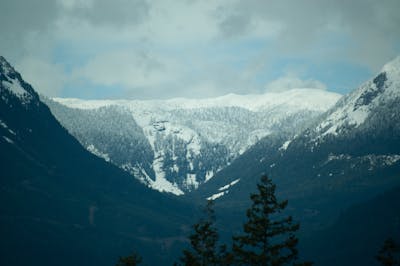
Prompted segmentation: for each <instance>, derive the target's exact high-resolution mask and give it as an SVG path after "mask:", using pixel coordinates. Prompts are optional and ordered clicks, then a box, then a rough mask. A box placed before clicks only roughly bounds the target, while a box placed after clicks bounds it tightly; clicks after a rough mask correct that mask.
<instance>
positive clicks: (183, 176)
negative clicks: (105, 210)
mask: <svg viewBox="0 0 400 266" xmlns="http://www.w3.org/2000/svg"><path fill="white" fill-rule="evenodd" d="M339 97H340V95H338V94H334V93H330V92H325V91H320V90H311V89H304V90H292V91H287V92H282V93H267V94H264V95H232V94H231V95H226V96H223V97H219V98H214V99H202V100H194V99H173V100H164V101H161V100H158V101H84V100H78V99H60V98H57V99H54V100H55V102H54V101H51V100H47V103H48V105H49V106H50V108H51V110H52V112H53V114H54V115H55V116H56V117H57V118H58V119H59V121H60V122H61V123H62V124H63V126H64V127H65V128H67V129H68V131H69V132H70V133H71V134H73V135H74V136H75V137H76V138H77V139H78V140H79V141H80V142H81V144H82V145H83V146H84V147H86V148H87V149H88V150H89V151H91V152H92V153H94V154H96V155H98V156H100V157H102V158H104V159H105V160H107V161H109V162H111V163H113V164H115V165H117V166H119V167H120V168H122V169H124V170H126V171H128V172H130V173H131V174H132V175H133V176H135V177H136V178H138V179H139V180H141V181H142V182H143V183H144V184H146V185H148V186H149V187H152V188H154V189H157V190H159V191H165V192H171V193H174V194H176V195H181V194H184V193H187V192H189V191H193V190H195V189H197V188H198V187H199V186H200V185H202V184H203V183H205V182H207V181H208V180H210V179H211V178H212V177H213V176H214V175H215V174H216V173H217V172H219V171H220V170H221V169H223V168H225V167H226V166H227V165H229V164H230V163H231V162H232V161H233V160H234V159H236V158H237V157H238V156H240V155H241V154H243V153H244V152H245V151H246V150H247V149H249V148H250V147H251V146H252V145H253V144H255V143H256V142H257V141H258V140H260V139H262V138H263V137H265V136H268V135H277V134H279V135H280V136H281V137H285V138H290V137H292V136H293V135H295V134H296V133H299V132H300V131H301V130H302V129H304V126H305V125H306V124H308V123H309V121H312V120H313V119H314V118H316V117H317V116H318V115H320V114H321V113H322V112H323V111H325V110H327V108H329V107H330V106H332V105H334V104H335V103H336V101H337V100H338V99H339ZM60 103H61V104H60Z"/></svg>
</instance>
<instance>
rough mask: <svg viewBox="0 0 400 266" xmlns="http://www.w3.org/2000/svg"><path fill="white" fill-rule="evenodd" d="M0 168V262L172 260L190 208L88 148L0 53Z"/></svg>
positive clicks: (187, 224)
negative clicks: (136, 254) (132, 253)
mask: <svg viewBox="0 0 400 266" xmlns="http://www.w3.org/2000/svg"><path fill="white" fill-rule="evenodd" d="M137 130H139V129H137ZM135 144H136V145H139V144H138V143H135ZM143 156H146V154H144V155H143ZM0 169H1V177H0V191H1V193H0V197H1V201H0V232H1V235H2V238H1V241H0V249H1V250H2V252H1V254H2V255H1V256H0V264H1V265H27V264H32V265H113V264H115V263H116V261H117V259H118V257H119V256H122V255H124V254H129V252H130V251H131V250H132V249H135V250H137V251H138V252H139V253H141V255H142V256H144V257H145V259H146V261H148V262H149V263H150V264H153V265H160V264H162V263H164V262H165V261H167V263H168V264H172V260H173V259H175V258H174V256H176V253H177V252H180V247H181V246H182V241H183V239H184V237H185V234H186V231H185V228H187V227H188V226H189V225H190V224H191V221H190V220H191V218H190V217H193V215H194V214H193V212H192V210H193V209H194V208H193V207H192V206H190V207H189V206H188V205H186V204H184V203H183V202H182V201H178V200H177V199H176V198H175V197H172V196H170V195H165V194H162V193H159V192H157V191H154V190H151V189H149V188H147V187H145V186H143V185H142V184H140V183H139V182H138V181H137V180H136V179H134V178H132V176H130V175H129V174H127V173H126V172H124V171H122V170H121V169H119V168H117V167H115V166H114V165H112V164H109V163H106V162H105V161H104V160H102V159H99V158H98V157H96V156H94V155H93V154H91V153H89V152H87V151H86V150H85V149H84V148H83V147H82V146H81V145H80V144H79V142H78V141H77V140H76V139H75V138H74V137H73V136H71V135H70V134H69V133H68V132H67V131H66V130H65V129H64V128H63V127H62V126H61V125H60V124H59V122H58V121H57V120H56V119H55V118H54V116H53V115H52V114H51V112H50V110H49V109H48V107H47V106H46V105H45V104H43V103H42V102H41V101H40V99H39V97H38V95H37V93H36V92H35V91H34V90H33V88H32V87H31V86H30V85H29V84H28V83H26V82H25V81H24V80H23V79H22V78H21V76H20V74H18V73H17V72H16V71H15V70H14V69H13V68H12V67H11V66H10V65H9V64H8V63H7V62H6V61H5V59H4V58H2V57H0ZM188 219H189V220H188Z"/></svg>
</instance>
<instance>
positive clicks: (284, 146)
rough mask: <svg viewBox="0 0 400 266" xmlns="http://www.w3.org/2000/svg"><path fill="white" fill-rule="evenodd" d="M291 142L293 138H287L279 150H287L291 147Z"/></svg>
mask: <svg viewBox="0 0 400 266" xmlns="http://www.w3.org/2000/svg"><path fill="white" fill-rule="evenodd" d="M290 142H292V140H287V141H285V142H284V143H283V144H282V146H281V147H280V148H279V150H280V151H285V150H286V149H287V148H288V147H289V144H290Z"/></svg>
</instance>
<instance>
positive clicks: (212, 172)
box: [204, 170, 214, 182]
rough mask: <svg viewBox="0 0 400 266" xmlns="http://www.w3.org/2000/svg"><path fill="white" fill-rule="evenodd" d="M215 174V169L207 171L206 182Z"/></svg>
mask: <svg viewBox="0 0 400 266" xmlns="http://www.w3.org/2000/svg"><path fill="white" fill-rule="evenodd" d="M213 176H214V171H212V170H211V171H207V173H206V180H205V181H204V182H207V181H208V180H210V179H211V178H212V177H213Z"/></svg>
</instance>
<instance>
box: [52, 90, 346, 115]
mask: <svg viewBox="0 0 400 266" xmlns="http://www.w3.org/2000/svg"><path fill="white" fill-rule="evenodd" d="M340 97H341V95H340V94H337V93H334V92H328V91H323V90H318V89H292V90H288V91H283V92H267V93H264V94H249V95H239V94H233V93H231V94H227V95H224V96H220V97H216V98H206V99H190V98H174V99H168V100H82V99H76V98H53V100H54V101H57V102H60V103H62V104H64V105H66V106H69V107H71V108H80V109H94V108H99V107H102V106H108V105H123V106H126V107H133V108H140V109H164V110H174V109H196V108H212V107H241V108H244V109H247V110H250V111H256V112H257V111H262V110H265V109H272V108H275V107H278V106H282V105H283V106H286V107H289V108H296V109H307V110H310V111H325V110H326V108H327V106H331V105H332V103H334V102H336V101H337V100H338V99H339V98H340Z"/></svg>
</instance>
